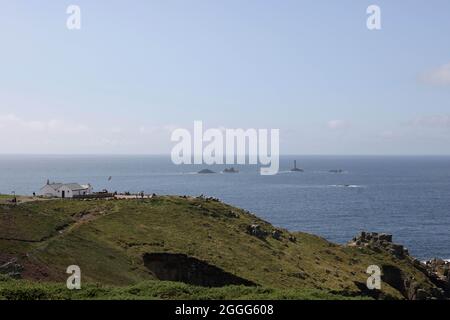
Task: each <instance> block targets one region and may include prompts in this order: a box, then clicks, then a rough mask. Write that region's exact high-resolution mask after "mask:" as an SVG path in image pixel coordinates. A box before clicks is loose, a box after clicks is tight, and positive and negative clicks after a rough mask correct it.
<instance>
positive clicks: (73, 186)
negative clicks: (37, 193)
mask: <svg viewBox="0 0 450 320" xmlns="http://www.w3.org/2000/svg"><path fill="white" fill-rule="evenodd" d="M45 186H49V187H51V188H52V189H53V190H55V191H58V189H61V188H62V187H63V186H64V187H66V188H68V189H70V190H72V191H78V190H86V189H88V188H89V185H80V184H78V183H49V184H46V185H45ZM45 186H44V187H45Z"/></svg>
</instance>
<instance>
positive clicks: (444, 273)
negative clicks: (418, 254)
mask: <svg viewBox="0 0 450 320" xmlns="http://www.w3.org/2000/svg"><path fill="white" fill-rule="evenodd" d="M348 245H349V246H357V247H366V248H369V249H372V250H374V251H377V252H381V251H384V252H387V253H389V254H391V255H392V256H394V257H395V258H397V259H402V260H407V261H409V262H410V263H412V264H413V265H414V267H415V268H416V269H417V270H419V271H420V272H422V273H423V274H425V275H426V276H427V277H428V278H429V279H430V281H431V282H432V283H433V284H434V285H435V287H430V288H422V287H421V286H420V284H419V283H417V281H416V280H415V279H414V277H412V276H410V275H408V274H405V273H404V272H402V271H401V270H400V269H399V268H398V267H396V266H392V265H383V266H381V269H382V280H383V282H385V283H387V284H389V285H390V286H391V287H393V288H395V289H397V290H398V291H400V292H401V293H402V294H403V295H404V296H405V298H406V299H410V300H430V299H444V298H449V297H450V274H449V269H450V263H449V262H446V261H444V260H441V259H433V260H430V261H427V262H426V263H421V262H420V261H418V260H417V259H414V258H413V257H411V256H410V255H409V253H408V250H407V249H406V248H404V247H403V246H402V245H400V244H395V243H393V242H392V235H390V234H386V233H375V232H361V233H360V234H359V235H358V236H356V237H354V238H353V239H352V241H350V242H349V243H348Z"/></svg>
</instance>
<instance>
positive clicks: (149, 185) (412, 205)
mask: <svg viewBox="0 0 450 320" xmlns="http://www.w3.org/2000/svg"><path fill="white" fill-rule="evenodd" d="M294 160H297V166H298V167H301V168H303V169H304V172H292V171H290V169H291V168H292V167H293V162H294ZM227 167H228V168H229V167H231V166H225V165H213V166H206V165H175V164H173V163H172V161H171V159H170V156H168V155H167V156H164V155H161V156H147V155H146V156H144V155H136V156H129V155H126V156H125V155H77V156H73V155H0V193H2V194H11V193H13V192H15V193H16V194H23V195H31V194H32V193H33V192H36V193H37V192H39V189H40V188H41V187H42V186H43V185H44V184H45V182H46V181H47V179H49V180H50V181H51V182H64V183H69V182H77V183H81V184H85V183H90V184H92V186H93V187H94V190H97V191H100V190H102V189H107V190H108V191H111V192H113V191H117V192H131V193H137V192H141V191H144V192H145V193H156V194H176V195H194V196H197V195H201V194H203V195H205V196H212V197H217V198H219V199H221V200H223V201H225V202H227V203H229V204H232V205H235V206H238V207H241V208H244V209H247V210H249V211H251V212H252V213H255V214H256V215H258V216H259V217H261V218H263V219H265V220H267V221H269V222H270V223H272V224H274V225H276V226H278V227H282V228H286V229H288V230H291V231H303V232H308V233H313V234H317V235H319V236H322V237H324V238H326V239H328V240H330V241H333V242H336V243H341V244H343V243H346V242H348V241H349V240H351V239H352V238H353V237H354V236H355V235H357V234H358V233H359V232H361V231H363V230H364V231H371V232H385V233H390V234H393V236H394V242H396V243H400V244H403V245H405V246H406V247H407V248H408V249H409V251H410V253H411V254H412V255H413V256H415V257H417V258H419V259H421V260H425V259H430V258H433V257H440V258H444V259H448V258H450V157H445V156H283V157H281V159H280V171H279V173H278V174H277V175H274V176H262V175H260V171H259V167H258V166H256V165H238V166H236V165H235V166H234V168H236V169H237V170H239V173H222V171H223V169H225V168H227ZM202 169H210V170H213V171H215V172H216V173H215V174H198V173H197V172H198V171H199V170H202ZM333 170H342V171H338V172H335V171H333ZM187 231H188V230H187Z"/></svg>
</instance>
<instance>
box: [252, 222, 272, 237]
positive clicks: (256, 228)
mask: <svg viewBox="0 0 450 320" xmlns="http://www.w3.org/2000/svg"><path fill="white" fill-rule="evenodd" d="M247 233H248V234H250V235H252V236H255V237H257V238H259V239H265V238H266V237H267V235H268V234H267V231H264V230H263V229H262V228H261V226H260V225H258V224H252V225H250V226H247Z"/></svg>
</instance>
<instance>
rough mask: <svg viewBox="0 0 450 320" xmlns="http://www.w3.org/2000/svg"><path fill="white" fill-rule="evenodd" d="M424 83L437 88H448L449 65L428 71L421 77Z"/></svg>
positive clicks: (449, 77)
mask: <svg viewBox="0 0 450 320" xmlns="http://www.w3.org/2000/svg"><path fill="white" fill-rule="evenodd" d="M420 78H421V80H422V81H423V82H424V83H427V84H431V85H438V86H450V63H448V64H445V65H442V66H440V67H438V68H435V69H432V70H428V71H426V72H424V73H423V74H422V75H421V77H420Z"/></svg>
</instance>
